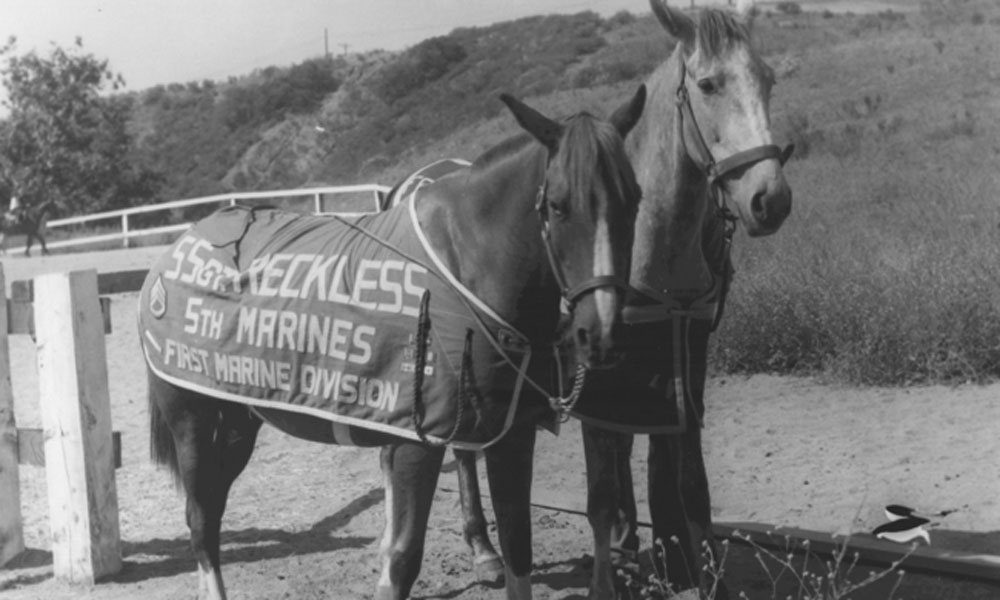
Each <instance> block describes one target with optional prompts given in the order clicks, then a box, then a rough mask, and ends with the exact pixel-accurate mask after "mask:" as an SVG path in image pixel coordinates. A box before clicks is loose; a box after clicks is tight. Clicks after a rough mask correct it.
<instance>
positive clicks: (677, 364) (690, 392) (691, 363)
mask: <svg viewBox="0 0 1000 600" xmlns="http://www.w3.org/2000/svg"><path fill="white" fill-rule="evenodd" d="M711 324H712V322H711V320H708V319H691V318H686V317H679V318H672V319H666V320H661V321H657V322H655V323H641V324H635V325H625V326H623V328H622V329H623V330H622V332H621V335H620V337H619V340H620V342H621V343H622V345H623V349H624V354H625V359H624V360H623V361H622V364H621V365H619V366H617V367H615V368H613V369H606V370H598V371H590V372H588V373H587V378H586V383H585V385H584V386H583V390H582V392H581V394H580V398H579V400H578V401H577V403H576V405H575V406H574V407H573V410H572V411H571V412H570V414H571V415H572V416H574V417H576V418H578V419H580V420H581V421H583V422H585V423H588V424H591V425H595V426H598V427H601V428H604V429H610V430H612V431H619V432H625V433H646V434H674V433H682V432H684V431H686V430H687V428H688V427H698V426H700V423H701V421H702V419H703V417H704V411H705V408H704V407H705V404H704V394H705V371H706V362H707V361H706V350H707V346H708V336H709V333H710V329H711ZM565 379H566V377H565V376H564V380H565Z"/></svg>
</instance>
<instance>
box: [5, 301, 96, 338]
mask: <svg viewBox="0 0 1000 600" xmlns="http://www.w3.org/2000/svg"><path fill="white" fill-rule="evenodd" d="M5 304H6V306H7V315H8V319H7V327H5V329H6V331H7V333H8V334H10V335H34V334H35V308H34V305H33V304H32V303H30V302H15V301H13V300H8V301H7V302H6V303H5ZM100 306H101V322H102V323H103V325H102V326H103V327H104V333H106V334H109V333H111V298H101V299H100Z"/></svg>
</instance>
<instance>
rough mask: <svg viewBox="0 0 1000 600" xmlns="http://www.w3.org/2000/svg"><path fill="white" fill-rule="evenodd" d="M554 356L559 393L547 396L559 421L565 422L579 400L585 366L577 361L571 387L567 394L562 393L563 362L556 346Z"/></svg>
mask: <svg viewBox="0 0 1000 600" xmlns="http://www.w3.org/2000/svg"><path fill="white" fill-rule="evenodd" d="M554 354H555V357H556V370H557V377H556V379H557V381H558V382H559V395H558V396H549V406H550V407H551V408H552V410H554V411H555V413H556V414H557V415H558V416H559V422H560V423H565V422H566V421H567V420H569V417H570V411H572V410H573V408H574V407H576V403H577V402H579V400H580V394H581V393H582V392H583V385H584V383H586V380H587V367H586V366H584V364H583V363H577V365H576V375H575V376H574V377H573V388H572V389H571V390H570V392H569V395H568V396H564V395H563V389H564V388H563V375H562V374H563V363H562V357H561V355H560V354H559V350H558V348H557V349H556V350H555V352H554Z"/></svg>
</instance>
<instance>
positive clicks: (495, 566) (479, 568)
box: [475, 555, 504, 585]
mask: <svg viewBox="0 0 1000 600" xmlns="http://www.w3.org/2000/svg"><path fill="white" fill-rule="evenodd" d="M475 570H476V581H478V582H479V583H485V584H493V585H498V584H501V583H503V573H504V569H503V559H501V558H500V557H499V556H496V555H494V556H484V557H481V558H478V559H476V564H475Z"/></svg>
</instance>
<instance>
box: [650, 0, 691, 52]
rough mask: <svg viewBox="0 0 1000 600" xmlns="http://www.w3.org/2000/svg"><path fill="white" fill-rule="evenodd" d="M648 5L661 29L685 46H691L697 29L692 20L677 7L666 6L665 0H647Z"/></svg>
mask: <svg viewBox="0 0 1000 600" xmlns="http://www.w3.org/2000/svg"><path fill="white" fill-rule="evenodd" d="M649 6H650V7H652V9H653V14H654V15H656V20H657V21H659V22H660V25H661V26H663V29H665V30H666V32H667V33H669V34H670V36H671V37H673V38H674V39H676V40H678V41H679V42H681V43H682V44H684V45H685V46H686V47H687V48H693V47H694V42H695V39H696V37H697V35H698V30H697V28H696V27H695V23H694V20H692V19H691V17H689V16H687V15H686V14H684V13H683V12H681V11H680V10H679V9H676V8H673V7H670V6H667V0H649Z"/></svg>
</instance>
